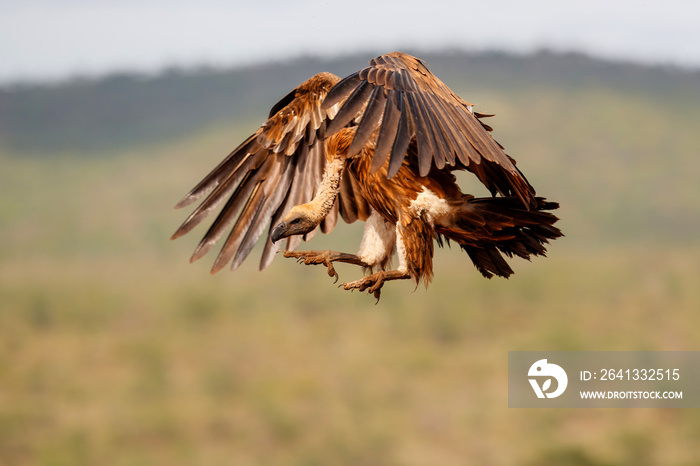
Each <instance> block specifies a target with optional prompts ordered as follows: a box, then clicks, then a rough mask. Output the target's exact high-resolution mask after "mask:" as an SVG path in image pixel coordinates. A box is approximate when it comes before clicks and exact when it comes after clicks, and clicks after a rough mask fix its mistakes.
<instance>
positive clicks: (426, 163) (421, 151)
mask: <svg viewBox="0 0 700 466" xmlns="http://www.w3.org/2000/svg"><path fill="white" fill-rule="evenodd" d="M405 96H406V100H407V101H408V104H409V106H410V109H411V115H412V116H413V121H414V122H415V128H416V145H417V147H418V173H419V174H420V176H427V175H428V173H429V172H430V167H431V166H432V163H433V158H436V159H437V158H439V157H440V156H439V155H438V154H436V153H435V147H434V146H433V143H432V141H431V132H430V131H429V129H428V122H427V121H426V120H427V118H426V116H425V115H424V114H423V111H422V108H421V106H420V105H419V104H418V102H416V98H415V95H414V93H413V92H406V93H405ZM442 166H443V167H444V166H445V162H444V159H443V162H442ZM439 168H442V167H439Z"/></svg>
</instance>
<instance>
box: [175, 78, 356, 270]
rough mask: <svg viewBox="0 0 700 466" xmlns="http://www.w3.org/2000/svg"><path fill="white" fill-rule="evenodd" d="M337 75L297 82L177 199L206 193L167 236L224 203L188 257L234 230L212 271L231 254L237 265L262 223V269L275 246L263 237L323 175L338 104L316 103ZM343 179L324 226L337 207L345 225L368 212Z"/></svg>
mask: <svg viewBox="0 0 700 466" xmlns="http://www.w3.org/2000/svg"><path fill="white" fill-rule="evenodd" d="M339 80H340V78H338V77H337V76H335V75H333V74H331V73H320V74H317V75H316V76H314V77H312V78H310V79H309V80H307V81H305V82H304V83H302V84H301V85H299V87H297V88H296V89H294V90H293V91H292V92H290V93H289V94H288V95H287V96H285V97H284V98H283V99H282V100H280V101H279V102H278V103H277V104H276V105H275V106H274V107H273V108H272V110H271V111H270V116H269V119H268V120H267V121H266V122H265V123H264V124H263V125H262V127H260V129H258V130H257V131H256V132H255V133H254V134H253V135H251V136H250V137H249V138H248V139H246V140H245V141H244V142H243V143H242V144H241V145H240V146H238V148H236V149H235V150H234V151H233V152H231V154H229V155H228V156H227V157H226V158H225V159H224V160H223V161H222V162H221V163H220V164H219V165H218V166H217V167H216V168H214V170H212V172H211V173H209V174H208V175H207V176H206V177H205V178H204V179H203V180H202V181H201V182H200V183H199V184H198V185H197V186H195V187H194V188H193V189H192V191H190V192H189V193H188V194H187V195H186V196H185V197H184V198H183V199H182V201H180V202H179V203H178V204H177V205H176V208H180V207H184V206H186V205H189V204H191V203H193V202H194V201H196V200H197V199H199V198H201V197H202V196H204V195H205V194H207V193H209V195H208V196H207V197H206V198H205V199H204V201H202V203H201V204H200V205H199V206H198V207H197V208H196V209H195V210H194V212H192V214H191V215H190V216H189V217H188V218H187V220H185V222H184V223H183V224H182V225H181V226H180V228H179V229H178V230H177V231H176V232H175V233H174V234H173V236H172V239H175V238H179V237H180V236H182V235H184V234H185V233H187V232H189V231H190V230H192V228H194V227H195V226H196V225H198V224H199V223H200V222H201V221H202V220H203V219H204V218H205V217H207V216H208V215H209V214H210V213H211V212H212V211H213V210H214V209H216V208H217V207H218V206H219V205H220V204H221V203H222V202H223V201H226V203H225V205H224V207H223V209H222V210H221V212H220V213H219V215H218V216H217V218H216V220H215V221H214V223H213V224H212V226H211V227H210V228H209V230H208V231H207V233H206V234H205V235H204V238H203V239H202V241H201V242H200V243H199V245H198V246H197V248H196V249H195V251H194V253H193V255H192V258H191V259H190V260H191V261H195V260H197V259H199V258H200V257H202V256H204V255H205V254H206V253H207V252H208V251H209V250H210V249H211V248H212V247H213V246H214V244H215V243H216V242H217V241H218V240H219V239H220V238H221V237H222V236H223V234H224V233H225V232H226V231H227V230H228V229H229V228H232V229H231V232H230V233H229V235H228V238H227V239H226V241H225V242H224V244H223V246H222V248H221V251H220V252H219V255H218V257H217V258H216V261H215V262H214V266H213V267H212V273H214V272H216V271H218V270H220V269H221V268H223V267H224V266H225V265H226V264H227V263H228V262H229V261H231V260H232V259H233V262H232V264H231V268H232V269H235V268H237V267H238V266H239V265H240V264H241V263H242V262H243V261H244V260H245V259H246V257H248V254H250V251H251V250H252V249H253V246H254V245H255V243H256V242H257V241H258V239H259V238H260V236H261V235H262V233H263V231H264V230H265V229H266V228H267V229H268V240H267V242H266V245H265V249H264V251H263V256H262V259H261V262H260V268H261V269H264V268H265V267H267V266H268V265H269V264H270V262H271V261H272V259H273V258H274V255H275V253H276V252H277V249H278V248H279V244H277V245H275V244H273V243H272V242H271V241H270V240H269V229H270V227H271V225H275V224H277V223H278V222H279V220H280V219H281V218H282V216H283V215H284V214H285V213H286V212H287V211H289V209H290V208H291V207H293V206H295V205H299V204H304V203H306V202H309V201H310V200H311V199H312V198H313V197H314V195H315V194H316V193H315V191H316V189H317V187H318V185H319V182H320V180H321V178H322V176H323V170H324V166H325V143H324V141H323V135H324V133H325V129H326V126H327V124H328V122H329V121H330V119H331V118H333V116H335V113H336V111H337V106H333V105H331V106H328V107H324V108H322V107H321V103H322V102H323V99H324V98H325V97H326V95H327V93H328V91H329V90H330V89H331V87H332V86H333V85H334V84H336V83H337V82H338V81H339ZM345 178H348V179H347V180H343V181H344V183H343V186H342V189H341V193H340V196H339V202H336V204H335V206H334V208H333V210H332V211H331V213H330V214H329V215H328V216H327V217H326V219H325V220H324V221H323V223H322V224H321V230H322V231H323V232H329V231H331V230H332V229H333V227H334V226H335V224H336V221H337V218H338V211H340V213H341V215H342V216H343V218H344V219H345V220H346V221H347V222H349V223H351V222H353V221H355V220H356V219H358V218H360V219H363V220H364V219H365V218H366V217H367V211H368V208H367V207H366V204H365V201H364V200H363V199H358V198H357V197H356V196H355V192H356V189H357V188H356V186H354V185H353V180H352V179H350V178H351V177H345ZM312 235H313V233H312V234H309V235H308V236H309V237H310V236H312ZM305 239H306V238H305ZM300 241H301V238H300V237H298V236H296V237H291V238H289V241H288V243H287V249H290V250H291V249H294V248H295V247H296V246H297V245H298V243H299V242H300Z"/></svg>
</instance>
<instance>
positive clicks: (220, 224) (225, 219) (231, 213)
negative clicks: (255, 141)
mask: <svg viewBox="0 0 700 466" xmlns="http://www.w3.org/2000/svg"><path fill="white" fill-rule="evenodd" d="M250 175H251V174H250V173H248V174H246V177H245V178H244V179H243V181H241V184H239V185H238V187H237V188H236V191H235V193H234V194H233V195H232V196H231V197H230V198H229V200H228V201H227V202H226V205H224V208H223V209H222V210H221V213H219V216H218V217H216V219H215V220H214V223H212V224H211V226H210V227H209V230H208V231H207V232H206V233H205V235H204V237H203V238H202V241H200V242H199V244H198V245H197V247H196V248H195V250H194V252H193V253H192V257H190V262H194V261H196V260H198V259H200V258H202V257H203V256H204V255H205V254H206V253H207V252H209V250H210V249H211V248H212V247H213V246H214V244H216V242H217V241H219V239H220V238H221V236H222V235H223V233H224V231H225V230H226V229H227V228H228V227H229V226H230V225H231V224H232V223H233V222H234V221H235V220H236V214H237V212H238V210H239V209H240V208H241V205H242V204H243V202H245V200H247V199H248V196H249V195H250V193H251V191H252V190H253V188H254V186H255V183H251V182H250V180H251V176H250Z"/></svg>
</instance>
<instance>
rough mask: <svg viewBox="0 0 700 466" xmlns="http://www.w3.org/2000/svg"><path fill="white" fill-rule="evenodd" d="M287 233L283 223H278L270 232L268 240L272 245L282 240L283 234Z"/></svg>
mask: <svg viewBox="0 0 700 466" xmlns="http://www.w3.org/2000/svg"><path fill="white" fill-rule="evenodd" d="M286 232H287V226H286V225H285V224H284V223H280V224H279V225H277V226H276V227H275V228H273V229H272V231H271V232H270V239H271V240H272V242H273V243H276V242H277V241H279V240H281V239H282V238H284V234H285V233H286Z"/></svg>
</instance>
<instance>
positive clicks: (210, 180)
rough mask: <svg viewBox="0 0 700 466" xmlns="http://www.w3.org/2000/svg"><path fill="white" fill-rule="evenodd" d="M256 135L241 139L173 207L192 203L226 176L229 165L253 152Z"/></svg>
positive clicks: (255, 144)
mask: <svg viewBox="0 0 700 466" xmlns="http://www.w3.org/2000/svg"><path fill="white" fill-rule="evenodd" d="M257 136H258V134H257V133H254V134H252V135H250V136H249V137H248V139H246V140H245V141H243V142H242V143H241V144H240V145H239V146H238V147H237V148H235V149H234V150H233V151H232V152H231V153H230V154H229V155H228V156H226V157H225V158H224V160H222V161H221V162H220V163H219V164H218V165H217V166H216V167H214V169H213V170H212V171H210V172H209V174H208V175H207V176H205V177H204V179H203V180H202V181H200V182H199V183H197V186H195V187H194V188H192V190H191V191H190V192H189V193H187V194H186V195H185V197H183V198H182V200H181V201H180V202H178V203H177V204H176V205H175V208H176V209H180V208H182V207H185V206H188V205H190V204H192V203H193V202H194V201H196V200H197V199H199V198H200V197H202V196H203V195H204V194H205V193H206V192H207V191H209V190H210V189H212V188H213V187H215V186H217V185H218V184H219V183H220V182H221V180H222V179H224V178H226V177H228V176H229V174H230V171H231V169H230V166H231V165H235V164H237V163H239V162H240V159H241V158H242V157H245V156H246V155H248V154H250V153H251V152H254V151H253V150H252V149H253V148H256V146H257V143H256V141H255V139H256V138H257Z"/></svg>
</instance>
